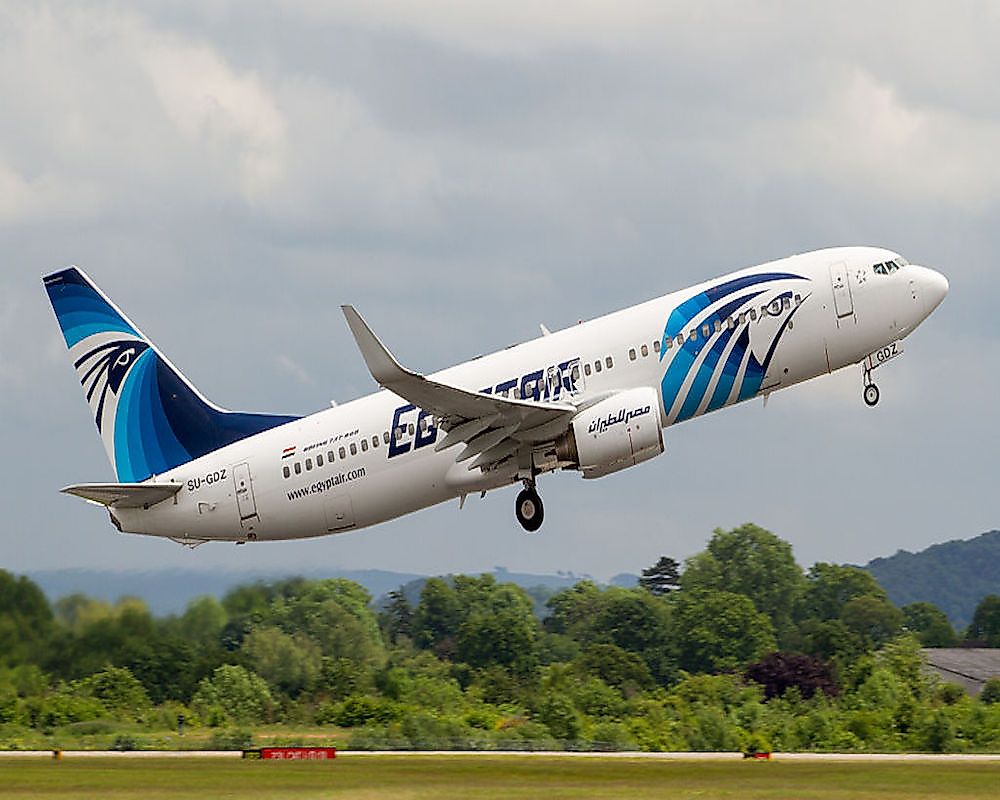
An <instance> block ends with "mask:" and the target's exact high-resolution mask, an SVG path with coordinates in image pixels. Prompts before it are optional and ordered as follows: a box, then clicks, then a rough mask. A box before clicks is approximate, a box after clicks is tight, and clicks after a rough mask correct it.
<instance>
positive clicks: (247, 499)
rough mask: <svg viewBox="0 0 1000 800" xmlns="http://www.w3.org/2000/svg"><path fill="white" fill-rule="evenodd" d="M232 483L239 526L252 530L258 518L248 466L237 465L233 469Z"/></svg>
mask: <svg viewBox="0 0 1000 800" xmlns="http://www.w3.org/2000/svg"><path fill="white" fill-rule="evenodd" d="M233 483H235V484H236V506H237V508H238V509H239V511H240V525H242V526H243V527H244V528H247V529H248V530H253V528H254V527H255V525H256V523H257V522H259V520H260V518H259V517H258V516H257V502H256V501H255V500H254V497H253V481H252V480H251V478H250V465H249V464H246V463H244V464H237V465H236V466H234V467H233Z"/></svg>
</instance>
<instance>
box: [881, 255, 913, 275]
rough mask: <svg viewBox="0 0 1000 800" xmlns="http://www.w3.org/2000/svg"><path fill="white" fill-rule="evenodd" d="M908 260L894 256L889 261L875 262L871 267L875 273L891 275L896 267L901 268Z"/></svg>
mask: <svg viewBox="0 0 1000 800" xmlns="http://www.w3.org/2000/svg"><path fill="white" fill-rule="evenodd" d="M908 263H909V262H908V261H907V260H906V259H905V258H902V257H896V258H894V259H892V260H891V261H884V262H882V263H881V264H876V265H875V266H873V267H872V269H873V270H874V271H875V274H876V275H891V274H892V273H893V272H895V271H896V270H897V269H902V268H903V267H905V266H906V265H907V264H908Z"/></svg>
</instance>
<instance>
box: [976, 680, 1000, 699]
mask: <svg viewBox="0 0 1000 800" xmlns="http://www.w3.org/2000/svg"><path fill="white" fill-rule="evenodd" d="M979 701H980V702H981V703H986V704H987V705H992V704H993V703H1000V678H990V679H989V680H988V681H986V683H985V684H983V690H982V691H981V692H980V693H979Z"/></svg>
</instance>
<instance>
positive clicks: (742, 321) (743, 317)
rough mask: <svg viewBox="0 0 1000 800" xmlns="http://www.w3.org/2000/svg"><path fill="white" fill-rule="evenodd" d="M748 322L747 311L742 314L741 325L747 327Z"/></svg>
mask: <svg viewBox="0 0 1000 800" xmlns="http://www.w3.org/2000/svg"><path fill="white" fill-rule="evenodd" d="M746 321H747V312H746V311H741V312H740V325H745V324H746Z"/></svg>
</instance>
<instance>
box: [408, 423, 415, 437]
mask: <svg viewBox="0 0 1000 800" xmlns="http://www.w3.org/2000/svg"><path fill="white" fill-rule="evenodd" d="M409 429H410V436H413V432H414V431H415V430H416V428H414V427H413V423H412V422H411V423H410V425H409Z"/></svg>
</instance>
